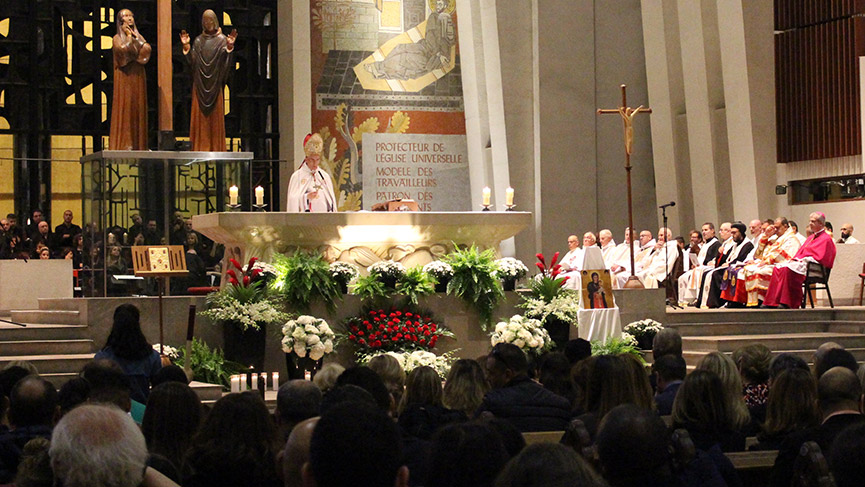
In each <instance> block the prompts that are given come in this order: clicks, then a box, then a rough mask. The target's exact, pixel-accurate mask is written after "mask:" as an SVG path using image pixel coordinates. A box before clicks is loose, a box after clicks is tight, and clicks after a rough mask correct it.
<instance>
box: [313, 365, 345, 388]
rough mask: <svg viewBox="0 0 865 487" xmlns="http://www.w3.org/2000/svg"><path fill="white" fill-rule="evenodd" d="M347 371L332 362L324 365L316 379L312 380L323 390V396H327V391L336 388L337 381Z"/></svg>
mask: <svg viewBox="0 0 865 487" xmlns="http://www.w3.org/2000/svg"><path fill="white" fill-rule="evenodd" d="M344 371H345V367H343V366H342V365H339V364H338V363H335V362H331V363H328V364H324V366H323V367H322V368H321V370H319V371H318V372H317V373H316V374H315V377H313V378H312V383H313V384H315V385H316V386H318V388H319V389H321V393H322V394H327V391H329V390H331V389H332V388H333V387H334V386H336V379H337V378H338V377H339V375H340V374H342V373H343V372H344Z"/></svg>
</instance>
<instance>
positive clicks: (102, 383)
mask: <svg viewBox="0 0 865 487" xmlns="http://www.w3.org/2000/svg"><path fill="white" fill-rule="evenodd" d="M81 377H82V378H83V379H84V380H86V381H87V383H88V384H89V385H90V395H89V396H88V399H89V401H90V402H104V403H110V404H114V405H115V406H117V407H119V408H120V409H122V410H123V411H125V412H127V413H129V414H130V415H131V416H132V419H133V420H135V422H136V423H137V424H141V421H142V420H143V418H144V404H141V403H139V402H138V401H135V400H133V399H132V398H131V390H132V387H131V386H130V385H129V377H128V376H127V375H126V374H125V373H124V372H123V369H122V368H120V365H119V364H118V363H117V362H115V361H113V360H109V359H98V360H93V361H91V362H89V363H88V364H87V365H85V366H84V369H83V370H82V371H81Z"/></svg>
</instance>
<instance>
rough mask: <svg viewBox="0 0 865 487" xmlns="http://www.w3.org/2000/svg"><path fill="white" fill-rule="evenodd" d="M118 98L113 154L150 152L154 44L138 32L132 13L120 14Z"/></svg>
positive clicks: (116, 58) (113, 122)
mask: <svg viewBox="0 0 865 487" xmlns="http://www.w3.org/2000/svg"><path fill="white" fill-rule="evenodd" d="M111 50H112V53H113V54H114V94H113V95H112V98H111V133H110V137H109V139H108V148H109V149H110V150H147V73H146V72H145V70H144V65H145V64H147V62H148V61H150V54H151V48H150V44H148V43H147V41H146V40H145V39H144V36H142V35H141V33H139V32H138V27H137V26H136V25H135V16H134V15H133V14H132V11H130V10H128V9H123V10H121V11H120V12H119V13H118V14H117V34H115V35H114V42H113V46H112V49H111Z"/></svg>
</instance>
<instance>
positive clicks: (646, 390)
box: [619, 353, 655, 410]
mask: <svg viewBox="0 0 865 487" xmlns="http://www.w3.org/2000/svg"><path fill="white" fill-rule="evenodd" d="M619 358H621V359H622V360H624V361H625V365H626V366H628V371H629V372H630V374H629V377H628V379H629V382H630V388H631V394H632V395H633V398H634V400H633V401H631V403H632V404H636V405H637V406H639V407H641V408H646V409H650V410H654V409H655V401H654V400H653V399H652V385H651V383H650V382H649V373H648V370H647V369H646V366H645V365H643V362H642V360H641V359H640V358H638V357H637V356H636V355H634V354H630V353H626V354H621V355H619Z"/></svg>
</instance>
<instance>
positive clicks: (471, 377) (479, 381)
mask: <svg viewBox="0 0 865 487" xmlns="http://www.w3.org/2000/svg"><path fill="white" fill-rule="evenodd" d="M489 390H490V385H489V383H488V382H487V379H486V377H485V376H484V370H483V368H482V367H481V365H480V364H479V363H478V362H477V360H472V359H459V360H457V361H456V362H454V363H453V364H452V365H451V370H450V372H448V377H447V380H446V381H445V385H444V390H443V391H442V392H443V393H442V405H443V406H444V407H446V408H448V409H452V410H456V411H462V412H463V413H465V415H466V416H468V417H470V418H471V417H473V416H474V414H475V411H477V409H478V407H480V405H481V403H482V402H483V400H484V396H485V395H486V393H487V392H489Z"/></svg>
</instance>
